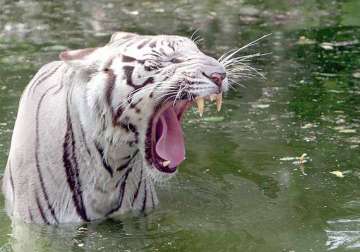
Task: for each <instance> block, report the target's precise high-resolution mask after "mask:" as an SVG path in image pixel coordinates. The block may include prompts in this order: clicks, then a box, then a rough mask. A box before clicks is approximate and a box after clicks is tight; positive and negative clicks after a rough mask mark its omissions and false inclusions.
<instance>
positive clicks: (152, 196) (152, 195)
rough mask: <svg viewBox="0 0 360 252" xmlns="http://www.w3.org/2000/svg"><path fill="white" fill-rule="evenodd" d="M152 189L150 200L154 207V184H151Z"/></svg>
mask: <svg viewBox="0 0 360 252" xmlns="http://www.w3.org/2000/svg"><path fill="white" fill-rule="evenodd" d="M152 187H153V188H152V190H151V201H152V204H153V208H154V207H155V200H154V191H155V188H154V185H153V184H152Z"/></svg>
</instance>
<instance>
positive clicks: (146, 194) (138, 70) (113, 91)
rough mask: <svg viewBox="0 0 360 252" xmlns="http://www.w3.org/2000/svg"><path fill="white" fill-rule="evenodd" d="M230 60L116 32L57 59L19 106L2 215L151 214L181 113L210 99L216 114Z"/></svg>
mask: <svg viewBox="0 0 360 252" xmlns="http://www.w3.org/2000/svg"><path fill="white" fill-rule="evenodd" d="M235 53H237V51H233V52H231V53H228V54H226V55H224V56H223V57H222V59H221V61H218V60H216V59H214V58H212V57H209V56H207V55H205V54H204V53H202V52H201V51H200V50H199V49H198V47H197V46H196V44H195V43H194V41H192V40H191V39H188V38H185V37H180V36H164V35H158V36H141V35H137V34H133V33H125V32H118V33H115V34H114V35H113V36H112V38H111V41H110V42H109V43H108V44H107V45H105V46H103V47H99V48H92V49H81V50H73V51H66V52H63V53H61V54H60V59H61V61H56V62H52V63H49V64H47V65H45V66H43V67H42V68H41V69H40V71H39V72H38V73H37V74H36V75H35V76H34V78H33V79H32V81H31V82H30V83H29V85H28V86H27V87H26V89H25V91H24V93H23V95H22V98H21V101H20V106H19V111H18V115H17V119H16V123H15V127H14V132H13V136H12V142H11V147H10V153H9V158H8V162H7V167H6V170H5V174H4V182H3V191H4V194H5V198H6V209H7V212H8V214H9V215H10V216H11V217H12V218H13V219H20V220H22V221H25V222H34V223H44V224H58V223H69V222H84V221H85V222H86V221H91V220H95V219H101V218H106V217H108V216H112V215H118V214H121V213H124V212H126V211H129V210H137V211H145V210H147V209H151V208H153V207H154V206H156V205H157V204H158V198H157V196H156V193H155V190H154V183H155V182H156V181H157V180H162V179H165V178H168V177H171V176H172V175H173V174H175V172H176V167H177V166H178V165H179V164H180V163H181V162H182V161H183V160H184V159H185V147H184V139H183V132H182V129H181V123H180V121H181V117H182V115H183V113H184V112H185V111H186V110H187V109H188V107H189V106H191V105H192V103H193V101H197V104H198V108H199V112H200V114H202V111H203V107H204V98H210V97H211V98H215V99H216V100H217V105H218V109H220V107H221V98H222V92H223V91H226V90H227V89H228V87H229V80H228V77H227V74H228V75H229V74H231V73H234V71H231V70H229V69H230V68H229V67H230V66H232V65H234V63H236V62H239V61H241V57H240V58H234V57H233V56H234V55H235ZM243 70H244V71H246V70H249V69H246V68H243Z"/></svg>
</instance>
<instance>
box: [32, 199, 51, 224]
mask: <svg viewBox="0 0 360 252" xmlns="http://www.w3.org/2000/svg"><path fill="white" fill-rule="evenodd" d="M35 201H36V205H37V207H38V210H39V212H40V216H41V218H42V219H43V222H44V223H45V224H48V225H49V224H50V222H49V221H48V219H47V218H46V216H45V213H44V209H43V208H42V206H41V204H40V200H39V198H38V196H37V195H36V196H35Z"/></svg>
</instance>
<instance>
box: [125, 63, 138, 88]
mask: <svg viewBox="0 0 360 252" xmlns="http://www.w3.org/2000/svg"><path fill="white" fill-rule="evenodd" d="M123 70H124V74H125V78H126V84H128V85H129V86H132V87H135V88H136V86H135V85H134V83H133V81H132V74H133V72H134V67H133V66H124V67H123Z"/></svg>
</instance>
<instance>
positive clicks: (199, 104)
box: [196, 97, 204, 117]
mask: <svg viewBox="0 0 360 252" xmlns="http://www.w3.org/2000/svg"><path fill="white" fill-rule="evenodd" d="M196 104H197V107H198V111H199V114H200V117H202V115H203V113H204V97H198V98H196Z"/></svg>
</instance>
